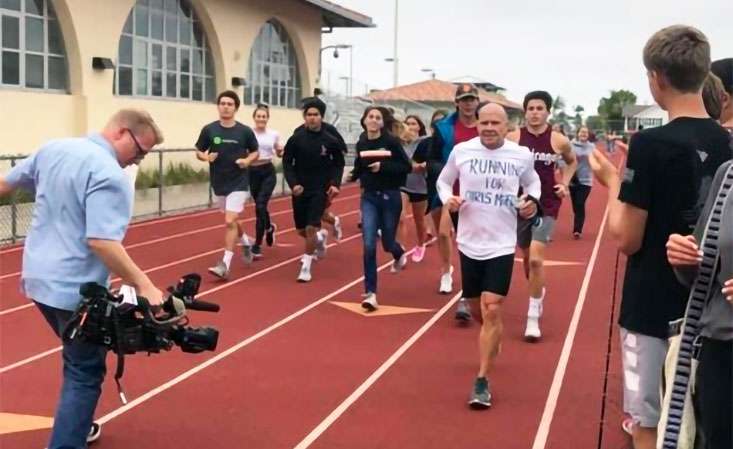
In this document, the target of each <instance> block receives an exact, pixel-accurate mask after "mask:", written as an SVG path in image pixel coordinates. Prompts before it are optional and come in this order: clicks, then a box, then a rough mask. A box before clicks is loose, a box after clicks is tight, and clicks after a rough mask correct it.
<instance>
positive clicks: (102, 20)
mask: <svg viewBox="0 0 733 449" xmlns="http://www.w3.org/2000/svg"><path fill="white" fill-rule="evenodd" d="M0 18H1V19H2V20H1V21H0V31H2V39H0V50H2V51H0V104H1V105H2V109H3V110H4V111H5V113H4V114H3V120H2V121H0V135H2V136H3V149H2V152H3V153H5V154H7V153H12V154H15V153H23V154H25V153H29V152H31V151H34V150H35V149H37V148H38V146H39V145H41V144H42V143H43V142H45V141H47V140H49V139H53V138H59V137H67V136H78V135H84V134H86V133H88V132H89V131H93V130H98V129H100V128H101V127H102V126H103V125H104V124H105V122H106V120H107V119H108V118H109V117H110V116H111V115H112V113H113V112H114V111H116V110H117V109H119V108H126V107H135V108H143V109H146V110H148V111H149V112H150V113H151V114H152V116H153V117H154V118H155V120H156V121H157V122H158V124H159V125H160V127H161V128H162V130H163V133H164V134H165V146H166V147H168V148H171V147H174V148H175V147H178V148H181V147H187V148H190V147H192V146H193V144H194V142H195V141H196V137H197V136H198V133H199V130H200V129H201V127H202V126H203V125H204V124H206V123H207V122H210V121H212V120H214V119H215V118H216V116H217V115H216V114H217V113H216V108H215V106H214V104H213V102H214V100H215V99H216V95H217V93H218V92H221V91H223V90H225V89H233V90H236V91H238V92H239V94H240V95H241V97H242V103H243V106H242V109H241V110H240V112H239V114H238V119H239V120H240V121H242V122H244V123H251V113H252V108H253V105H254V104H256V103H257V102H265V103H268V104H269V105H270V106H271V111H272V126H273V128H275V129H279V130H280V131H282V132H283V133H285V134H288V133H289V132H290V131H291V130H292V129H294V128H295V127H296V126H297V125H298V124H300V123H302V120H303V117H302V114H301V113H300V111H299V110H298V107H299V106H300V103H301V99H302V98H303V97H305V96H310V95H311V94H312V92H313V88H314V87H316V85H315V81H316V78H317V75H318V73H317V71H318V58H319V54H320V48H321V33H322V32H330V30H332V29H333V28H337V27H372V26H374V24H373V23H372V19H371V18H369V17H367V16H364V15H362V14H359V13H357V12H354V11H351V10H349V9H346V8H343V7H341V6H339V5H337V4H335V3H333V2H330V1H325V0H248V1H240V0H216V1H214V0H139V1H138V0H104V1H102V0H95V1H89V0H53V1H50V0H34V1H30V0H24V1H21V0H4V1H0Z"/></svg>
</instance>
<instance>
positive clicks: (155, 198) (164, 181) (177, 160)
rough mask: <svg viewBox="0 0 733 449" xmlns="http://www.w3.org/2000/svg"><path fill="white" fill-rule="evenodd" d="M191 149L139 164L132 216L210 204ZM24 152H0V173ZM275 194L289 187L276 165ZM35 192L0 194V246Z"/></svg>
mask: <svg viewBox="0 0 733 449" xmlns="http://www.w3.org/2000/svg"><path fill="white" fill-rule="evenodd" d="M194 151H195V150H193V149H161V150H153V151H151V154H150V155H148V157H146V158H145V160H144V161H143V162H142V163H141V164H140V167H139V171H138V172H137V176H136V183H135V184H136V188H135V203H134V209H133V217H134V219H135V220H140V219H146V218H151V217H155V216H163V215H168V214H172V213H180V212H183V211H189V210H196V209H203V208H208V207H211V206H212V200H213V196H212V192H211V189H210V188H209V173H208V166H207V165H206V164H194V163H189V161H194V160H195V156H194V154H195V153H194ZM26 157H27V156H24V155H20V156H0V173H3V174H5V173H7V172H8V171H9V170H10V169H11V168H12V167H15V166H16V165H17V164H18V163H19V162H20V161H21V160H23V159H24V158H26ZM277 168H278V170H277V184H276V187H275V192H274V194H275V195H282V194H289V193H290V189H289V188H288V186H287V183H286V182H285V179H284V177H283V176H282V170H281V169H280V167H279V166H278V167H277ZM33 201H34V195H33V193H31V192H27V191H25V190H22V189H16V191H15V192H13V193H12V194H11V195H9V196H6V197H2V198H0V246H2V245H8V244H12V243H15V242H17V241H18V240H20V239H22V238H24V237H25V235H26V234H27V232H28V229H29V228H30V225H31V221H32V217H33V206H34V202H33Z"/></svg>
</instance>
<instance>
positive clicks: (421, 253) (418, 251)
mask: <svg viewBox="0 0 733 449" xmlns="http://www.w3.org/2000/svg"><path fill="white" fill-rule="evenodd" d="M423 257H425V245H417V246H416V247H415V249H413V250H412V261H413V262H415V263H419V262H422V259H423Z"/></svg>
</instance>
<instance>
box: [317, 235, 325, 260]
mask: <svg viewBox="0 0 733 449" xmlns="http://www.w3.org/2000/svg"><path fill="white" fill-rule="evenodd" d="M319 232H320V233H321V236H322V237H323V238H322V239H321V240H318V237H316V256H317V257H318V258H319V259H323V258H324V257H326V248H327V244H328V231H326V230H325V229H322V230H321V231H319Z"/></svg>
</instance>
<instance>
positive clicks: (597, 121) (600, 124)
mask: <svg viewBox="0 0 733 449" xmlns="http://www.w3.org/2000/svg"><path fill="white" fill-rule="evenodd" d="M585 125H586V126H587V127H588V128H590V129H591V130H595V131H598V130H605V129H606V121H605V120H604V119H603V117H601V116H600V115H589V116H588V117H587V118H586V119H585Z"/></svg>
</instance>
